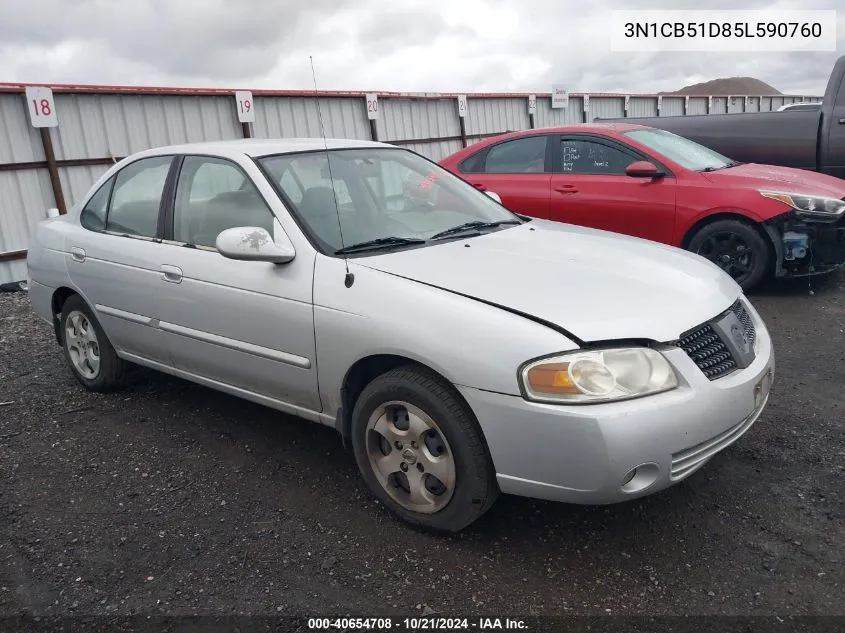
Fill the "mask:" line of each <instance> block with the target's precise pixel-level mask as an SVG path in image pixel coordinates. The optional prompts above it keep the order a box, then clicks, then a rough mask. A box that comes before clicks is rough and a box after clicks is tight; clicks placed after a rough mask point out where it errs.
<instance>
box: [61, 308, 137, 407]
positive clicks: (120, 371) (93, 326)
mask: <svg viewBox="0 0 845 633" xmlns="http://www.w3.org/2000/svg"><path fill="white" fill-rule="evenodd" d="M60 332H61V337H62V348H63V349H64V352H65V358H66V359H67V361H68V365H70V368H71V370H72V371H73V375H74V376H76V379H77V380H78V381H79V382H80V383H81V384H82V385H83V386H85V388H87V389H89V390H91V391H109V390H111V389H113V388H115V387H117V386H119V385H120V384H121V382H122V380H123V375H124V373H125V368H126V363H125V361H123V360H121V359H120V358H119V357H118V355H117V353H116V352H115V351H114V347H112V345H111V343H110V342H109V339H108V338H107V337H106V333H105V332H104V331H103V328H102V327H101V326H100V323H99V322H98V321H97V319H96V317H95V316H94V315H93V313H92V312H91V309H90V308H89V307H88V305H87V304H86V303H85V302H84V301H83V300H82V298H81V297H80V296H79V295H71V296H70V297H68V299H67V301H65V303H64V305H63V306H62V319H61V330H60Z"/></svg>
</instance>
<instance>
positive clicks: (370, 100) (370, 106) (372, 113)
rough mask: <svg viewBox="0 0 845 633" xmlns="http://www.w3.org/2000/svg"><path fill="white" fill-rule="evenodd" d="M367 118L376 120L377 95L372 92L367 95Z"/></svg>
mask: <svg viewBox="0 0 845 633" xmlns="http://www.w3.org/2000/svg"><path fill="white" fill-rule="evenodd" d="M367 118H368V119H377V118H378V95H377V94H376V93H374V92H368V93H367Z"/></svg>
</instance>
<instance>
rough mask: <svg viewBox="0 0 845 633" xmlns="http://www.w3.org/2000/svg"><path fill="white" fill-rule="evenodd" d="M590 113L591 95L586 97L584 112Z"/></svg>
mask: <svg viewBox="0 0 845 633" xmlns="http://www.w3.org/2000/svg"><path fill="white" fill-rule="evenodd" d="M589 111H590V95H584V112H589Z"/></svg>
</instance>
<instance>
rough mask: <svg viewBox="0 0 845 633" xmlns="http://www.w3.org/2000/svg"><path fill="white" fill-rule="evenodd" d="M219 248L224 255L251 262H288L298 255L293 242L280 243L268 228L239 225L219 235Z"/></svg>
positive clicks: (217, 241)
mask: <svg viewBox="0 0 845 633" xmlns="http://www.w3.org/2000/svg"><path fill="white" fill-rule="evenodd" d="M215 245H216V246H217V250H218V251H219V252H220V254H221V255H223V257H228V258H229V259H239V260H242V261H250V262H270V263H272V264H286V263H287V262H289V261H291V260H292V259H293V258H294V257H295V256H296V251H295V250H294V249H293V245H292V244H289V243H288V244H279V243H277V242H276V241H275V240H274V239H273V236H272V235H270V234H269V233H268V232H267V230H266V229H262V228H259V227H257V226H237V227H235V228H233V229H226V230H225V231H223V232H222V233H220V235H218V236H217V240H216V242H215Z"/></svg>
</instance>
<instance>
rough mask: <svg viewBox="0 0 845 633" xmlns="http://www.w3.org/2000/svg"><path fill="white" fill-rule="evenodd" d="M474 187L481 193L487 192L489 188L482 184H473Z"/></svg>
mask: <svg viewBox="0 0 845 633" xmlns="http://www.w3.org/2000/svg"><path fill="white" fill-rule="evenodd" d="M472 186H473V187H475V188H476V189H478V190H479V191H487V187H485V186H484V185H482V184H481V183H480V182H474V183H472Z"/></svg>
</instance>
